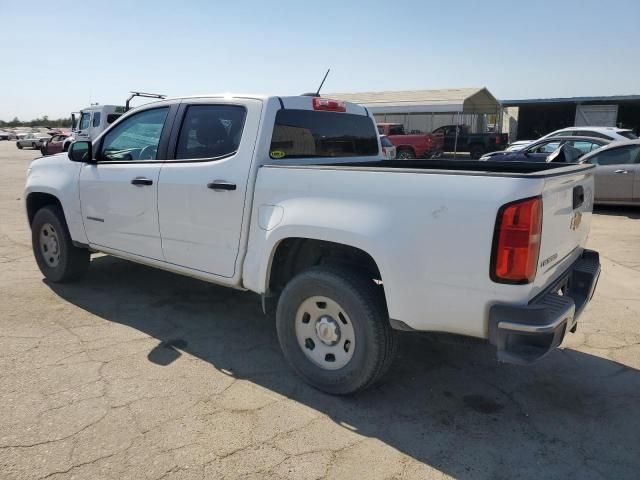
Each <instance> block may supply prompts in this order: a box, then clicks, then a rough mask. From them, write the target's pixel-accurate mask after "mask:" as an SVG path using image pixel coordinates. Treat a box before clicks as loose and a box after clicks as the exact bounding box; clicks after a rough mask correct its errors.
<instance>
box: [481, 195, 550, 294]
mask: <svg viewBox="0 0 640 480" xmlns="http://www.w3.org/2000/svg"><path fill="white" fill-rule="evenodd" d="M541 231H542V199H541V198H540V197H535V198H529V199H527V200H520V201H518V202H514V203H509V204H507V205H505V206H503V207H502V208H501V209H500V211H499V212H498V218H497V220H496V230H495V233H494V237H493V251H492V252H491V279H492V280H493V281H494V282H499V283H515V284H523V283H531V282H532V281H533V279H534V278H535V276H536V270H537V264H538V253H539V252H540V232H541Z"/></svg>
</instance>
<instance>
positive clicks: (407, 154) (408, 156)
mask: <svg viewBox="0 0 640 480" xmlns="http://www.w3.org/2000/svg"><path fill="white" fill-rule="evenodd" d="M396 158H399V159H401V160H412V159H414V158H416V155H415V154H414V153H413V151H412V150H409V149H408V148H404V149H402V150H398V154H397V155H396Z"/></svg>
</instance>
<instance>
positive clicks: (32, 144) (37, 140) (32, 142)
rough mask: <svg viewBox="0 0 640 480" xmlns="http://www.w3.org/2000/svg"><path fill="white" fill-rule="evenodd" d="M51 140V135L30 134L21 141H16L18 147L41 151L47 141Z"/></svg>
mask: <svg viewBox="0 0 640 480" xmlns="http://www.w3.org/2000/svg"><path fill="white" fill-rule="evenodd" d="M50 139H51V135H47V134H46V133H28V134H27V135H25V136H24V137H22V138H21V139H19V140H17V141H16V147H18V148H20V149H23V148H24V147H27V148H33V149H34V150H39V149H40V147H42V145H43V144H44V142H46V141H47V140H50Z"/></svg>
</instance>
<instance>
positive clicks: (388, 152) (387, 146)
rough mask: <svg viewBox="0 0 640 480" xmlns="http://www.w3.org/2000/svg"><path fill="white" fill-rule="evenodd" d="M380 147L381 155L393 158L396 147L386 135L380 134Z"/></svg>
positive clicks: (389, 158)
mask: <svg viewBox="0 0 640 480" xmlns="http://www.w3.org/2000/svg"><path fill="white" fill-rule="evenodd" d="M380 147H381V148H382V155H383V156H384V158H386V159H387V160H395V158H396V147H395V146H394V145H393V143H391V142H390V141H389V139H388V138H387V136H386V135H380Z"/></svg>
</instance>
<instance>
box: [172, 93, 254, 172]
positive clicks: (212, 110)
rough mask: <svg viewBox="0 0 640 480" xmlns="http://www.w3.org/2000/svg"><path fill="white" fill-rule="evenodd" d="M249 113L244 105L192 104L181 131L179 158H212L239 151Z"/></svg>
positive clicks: (177, 155) (177, 150)
mask: <svg viewBox="0 0 640 480" xmlns="http://www.w3.org/2000/svg"><path fill="white" fill-rule="evenodd" d="M246 114H247V111H246V110H245V108H244V107H242V106H240V105H190V106H189V108H188V109H187V113H186V114H185V117H184V121H183V122H182V127H181V128H180V136H179V138H178V146H177V148H176V159H182V160H187V159H193V160H198V159H200V160H202V159H211V158H217V157H222V156H226V155H230V154H232V153H234V152H236V151H237V150H238V146H239V145H240V138H241V136H242V128H243V126H244V119H245V117H246Z"/></svg>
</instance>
